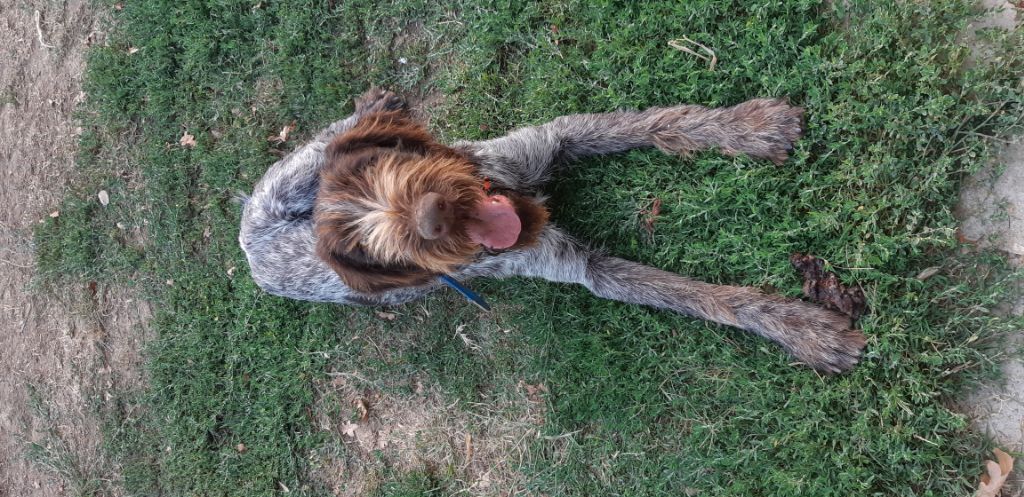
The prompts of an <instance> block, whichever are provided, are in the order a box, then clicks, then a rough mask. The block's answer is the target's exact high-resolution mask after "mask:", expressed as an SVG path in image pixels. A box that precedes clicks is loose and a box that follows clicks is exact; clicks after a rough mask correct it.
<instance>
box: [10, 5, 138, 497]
mask: <svg viewBox="0 0 1024 497" xmlns="http://www.w3.org/2000/svg"><path fill="white" fill-rule="evenodd" d="M92 9H93V5H91V4H90V2H88V0H69V1H66V2H48V1H44V0H0V26H2V27H0V61H2V62H0V131H2V132H0V178H2V180H0V205H2V206H3V208H2V209H0V315H2V319H0V496H7V495H11V496H51V495H54V496H56V495H67V494H79V493H87V492H92V493H98V494H105V493H113V494H117V493H119V491H118V490H117V489H116V488H115V487H114V486H112V485H111V483H110V482H111V481H116V480H117V478H116V468H113V467H111V464H110V463H109V461H107V460H106V459H105V458H104V455H103V451H102V450H101V443H102V437H101V433H100V426H99V421H98V418H97V416H96V409H97V407H96V406H97V405H100V404H102V403H103V402H105V401H109V400H111V398H112V396H113V395H116V394H115V393H114V392H118V391H124V390H131V389H135V388H138V386H139V385H140V384H141V382H142V381H143V379H142V376H141V373H140V371H141V357H140V355H139V352H138V351H139V349H140V344H141V343H142V342H143V341H144V339H145V335H146V329H145V326H144V323H146V322H147V320H148V318H149V316H150V315H151V310H150V309H149V307H148V304H147V303H146V302H145V301H143V300H141V299H138V298H136V297H135V296H134V295H132V293H131V292H130V291H129V290H127V289H123V288H104V287H102V286H100V287H99V288H98V289H97V291H96V294H95V296H92V292H89V291H88V290H87V288H66V289H60V290H56V291H54V290H44V289H41V288H40V287H39V285H36V284H34V279H33V277H34V271H33V267H34V260H33V245H32V229H33V226H34V225H35V224H36V223H38V222H39V221H40V220H41V219H43V218H45V217H46V216H48V215H51V214H52V215H59V212H57V211H58V205H59V202H60V200H61V198H62V197H63V196H64V194H65V192H66V190H67V187H68V185H69V184H70V183H71V182H72V181H73V180H74V174H73V170H74V158H75V154H76V148H77V144H78V135H79V133H80V132H81V130H80V129H79V128H78V127H77V125H76V123H75V120H74V119H73V112H74V110H75V108H76V106H77V105H78V104H80V103H81V102H82V100H83V99H84V98H85V96H84V94H83V93H82V91H81V79H82V74H83V70H84V69H85V58H84V54H85V51H86V49H87V47H88V46H89V45H92V44H95V43H102V39H103V33H102V25H103V24H102V22H101V18H102V16H101V15H100V13H97V12H95V11H93V10H92ZM53 213H56V214H53Z"/></svg>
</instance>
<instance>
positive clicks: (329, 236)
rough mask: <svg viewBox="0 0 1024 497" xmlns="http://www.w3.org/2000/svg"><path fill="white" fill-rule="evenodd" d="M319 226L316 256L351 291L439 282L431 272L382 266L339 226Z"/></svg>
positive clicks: (391, 288) (382, 289) (323, 223)
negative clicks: (352, 240) (433, 280)
mask: <svg viewBox="0 0 1024 497" xmlns="http://www.w3.org/2000/svg"><path fill="white" fill-rule="evenodd" d="M333 224H334V223H331V222H320V223H317V241H316V253H317V256H318V257H320V259H321V260H323V261H324V262H326V263H327V265H328V266H330V267H331V269H333V270H334V272H335V273H338V276H339V277H340V278H341V281H343V282H344V283H345V285H347V286H348V287H349V288H351V289H353V290H355V291H357V292H363V293H380V292H383V291H386V290H393V289H396V288H404V287H410V286H416V285H422V284H425V283H427V282H429V281H430V280H432V279H434V278H436V275H433V274H431V273H430V272H428V271H426V270H424V269H421V268H417V267H413V266H406V265H398V264H380V263H378V262H376V261H374V260H373V259H372V258H371V257H369V256H368V255H367V254H366V252H365V251H364V250H363V249H362V248H361V247H359V246H358V244H355V245H353V244H352V243H351V238H350V237H349V236H347V235H346V233H345V232H344V230H343V229H342V228H341V227H340V226H334V225H333Z"/></svg>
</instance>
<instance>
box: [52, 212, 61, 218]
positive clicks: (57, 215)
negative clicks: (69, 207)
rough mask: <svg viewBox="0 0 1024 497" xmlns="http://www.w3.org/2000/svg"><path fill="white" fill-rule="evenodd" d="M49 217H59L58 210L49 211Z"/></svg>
mask: <svg viewBox="0 0 1024 497" xmlns="http://www.w3.org/2000/svg"><path fill="white" fill-rule="evenodd" d="M50 217H52V218H57V217H60V211H53V212H51V213H50Z"/></svg>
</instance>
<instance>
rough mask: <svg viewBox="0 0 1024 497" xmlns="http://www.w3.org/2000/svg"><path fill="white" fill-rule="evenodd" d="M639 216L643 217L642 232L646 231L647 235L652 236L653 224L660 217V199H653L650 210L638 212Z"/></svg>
mask: <svg viewBox="0 0 1024 497" xmlns="http://www.w3.org/2000/svg"><path fill="white" fill-rule="evenodd" d="M640 214H642V215H643V216H644V230H645V231H647V235H648V236H654V223H655V222H656V221H657V220H658V216H660V215H661V199H660V198H658V197H654V201H653V202H651V208H650V209H644V210H642V211H640Z"/></svg>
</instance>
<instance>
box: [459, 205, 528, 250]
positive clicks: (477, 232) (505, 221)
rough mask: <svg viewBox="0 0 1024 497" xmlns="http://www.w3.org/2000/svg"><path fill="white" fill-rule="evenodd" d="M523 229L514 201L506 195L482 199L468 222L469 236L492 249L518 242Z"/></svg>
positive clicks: (504, 247) (506, 246)
mask: <svg viewBox="0 0 1024 497" xmlns="http://www.w3.org/2000/svg"><path fill="white" fill-rule="evenodd" d="M522 229H523V225H522V223H521V222H520V221H519V216H517V215H516V210H515V208H514V207H512V202H510V201H509V199H508V198H507V197H505V196H504V195H495V196H493V197H487V198H485V199H483V200H481V201H480V203H479V204H477V206H476V211H474V212H473V216H472V218H471V219H470V220H469V221H468V222H467V223H466V232H467V233H468V234H469V238H470V239H472V240H473V241H474V242H476V243H479V244H480V245H483V246H485V247H487V248H491V249H499V250H500V249H506V248H509V247H511V246H513V245H515V244H516V240H519V232H520V231H521V230H522Z"/></svg>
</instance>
